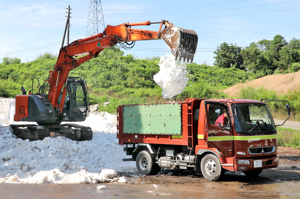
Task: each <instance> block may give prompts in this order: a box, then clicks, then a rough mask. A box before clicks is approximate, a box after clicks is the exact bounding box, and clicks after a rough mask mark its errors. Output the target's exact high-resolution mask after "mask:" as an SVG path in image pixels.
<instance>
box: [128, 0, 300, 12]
mask: <svg viewBox="0 0 300 199" xmlns="http://www.w3.org/2000/svg"><path fill="white" fill-rule="evenodd" d="M295 1H299V0H291V1H283V2H277V3H268V4H260V5H252V6H242V7H233V8H226V9H225V8H220V9H213V10H197V11H195V12H191V11H188V12H171V13H166V12H163V13H150V14H147V13H143V16H150V15H160V14H165V15H170V14H187V13H188V14H193V13H196V14H199V12H201V13H204V12H214V11H220V10H240V9H243V8H246V9H249V8H254V7H262V6H269V5H277V4H283V3H290V2H295ZM192 7H193V8H195V7H198V6H192ZM180 8H181V7H180ZM128 15H141V14H140V13H127V14H126V16H128Z"/></svg>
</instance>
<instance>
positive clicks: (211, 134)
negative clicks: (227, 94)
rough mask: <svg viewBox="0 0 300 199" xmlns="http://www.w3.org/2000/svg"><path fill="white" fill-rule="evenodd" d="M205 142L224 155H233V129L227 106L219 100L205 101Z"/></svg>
mask: <svg viewBox="0 0 300 199" xmlns="http://www.w3.org/2000/svg"><path fill="white" fill-rule="evenodd" d="M205 107H206V115H207V133H208V139H207V144H208V147H209V148H217V149H218V150H219V151H220V152H222V153H223V154H224V156H225V157H230V156H233V130H232V125H231V123H230V115H229V109H228V106H226V105H224V104H222V103H219V102H206V106H205Z"/></svg>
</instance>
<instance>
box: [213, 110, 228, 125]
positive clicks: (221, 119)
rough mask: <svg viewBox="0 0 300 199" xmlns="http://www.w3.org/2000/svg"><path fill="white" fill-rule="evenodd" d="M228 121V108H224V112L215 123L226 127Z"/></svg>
mask: <svg viewBox="0 0 300 199" xmlns="http://www.w3.org/2000/svg"><path fill="white" fill-rule="evenodd" d="M227 123H228V116H227V112H226V110H223V114H222V115H220V116H219V117H218V119H217V120H216V121H215V125H216V126H219V127H224V126H226V125H227Z"/></svg>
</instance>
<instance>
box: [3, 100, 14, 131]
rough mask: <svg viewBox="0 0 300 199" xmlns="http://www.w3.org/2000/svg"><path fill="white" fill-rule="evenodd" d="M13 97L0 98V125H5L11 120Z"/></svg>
mask: <svg viewBox="0 0 300 199" xmlns="http://www.w3.org/2000/svg"><path fill="white" fill-rule="evenodd" d="M14 114H15V99H14V98H0V126H7V125H9V124H10V123H11V122H12V121H13V116H14Z"/></svg>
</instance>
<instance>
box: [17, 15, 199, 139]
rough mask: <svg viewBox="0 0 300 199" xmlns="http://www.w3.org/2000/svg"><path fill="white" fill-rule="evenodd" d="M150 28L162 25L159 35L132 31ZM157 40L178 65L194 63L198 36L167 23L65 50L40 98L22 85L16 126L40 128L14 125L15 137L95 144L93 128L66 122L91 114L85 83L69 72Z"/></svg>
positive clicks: (118, 30) (111, 31) (114, 31)
mask: <svg viewBox="0 0 300 199" xmlns="http://www.w3.org/2000/svg"><path fill="white" fill-rule="evenodd" d="M151 24H160V27H159V30H158V31H150V30H142V29H133V28H132V26H149V25H151ZM155 39H163V40H164V41H165V42H166V43H167V45H168V46H169V47H170V49H171V52H172V54H174V56H175V57H176V59H179V61H180V60H181V59H183V61H184V62H185V61H186V62H189V61H191V62H192V61H193V58H194V54H195V52H196V48H197V41H198V36H197V34H196V32H195V31H193V30H187V29H183V28H179V27H176V26H173V24H172V23H169V22H168V21H165V20H162V21H161V22H154V23H153V22H150V21H147V22H141V23H123V24H121V25H118V26H109V25H108V26H107V27H106V29H105V30H104V32H103V33H99V34H97V35H94V36H91V37H88V38H85V39H79V40H76V41H74V42H72V43H71V44H69V45H67V46H64V47H62V48H61V49H60V53H59V55H58V59H57V62H56V64H55V66H54V68H53V70H51V71H50V73H49V79H47V80H45V82H44V84H43V85H41V86H40V87H39V91H38V93H36V94H33V93H31V92H29V93H27V92H26V90H25V88H24V87H23V86H22V88H21V90H22V95H17V96H16V105H15V115H14V121H22V122H36V123H37V124H12V125H11V127H12V129H13V132H14V134H15V135H17V137H19V138H22V139H29V140H38V139H44V138H45V137H47V136H52V137H55V136H59V135H62V136H66V137H69V138H71V139H73V140H78V141H81V140H91V139H92V137H93V132H92V130H91V128H90V127H86V126H82V125H78V124H74V123H65V122H78V121H84V120H85V119H86V117H87V114H88V98H87V88H86V85H85V81H84V80H82V79H81V78H80V77H69V72H70V71H71V70H73V69H75V68H76V67H78V66H80V65H81V64H82V63H84V62H86V61H88V60H90V59H92V58H94V57H97V56H98V55H99V53H100V52H101V51H102V50H104V49H106V48H109V47H112V46H114V45H116V44H120V45H121V46H129V47H130V46H133V45H134V42H135V41H141V40H155ZM78 56H79V58H76V57H78ZM62 122H64V123H62Z"/></svg>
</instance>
